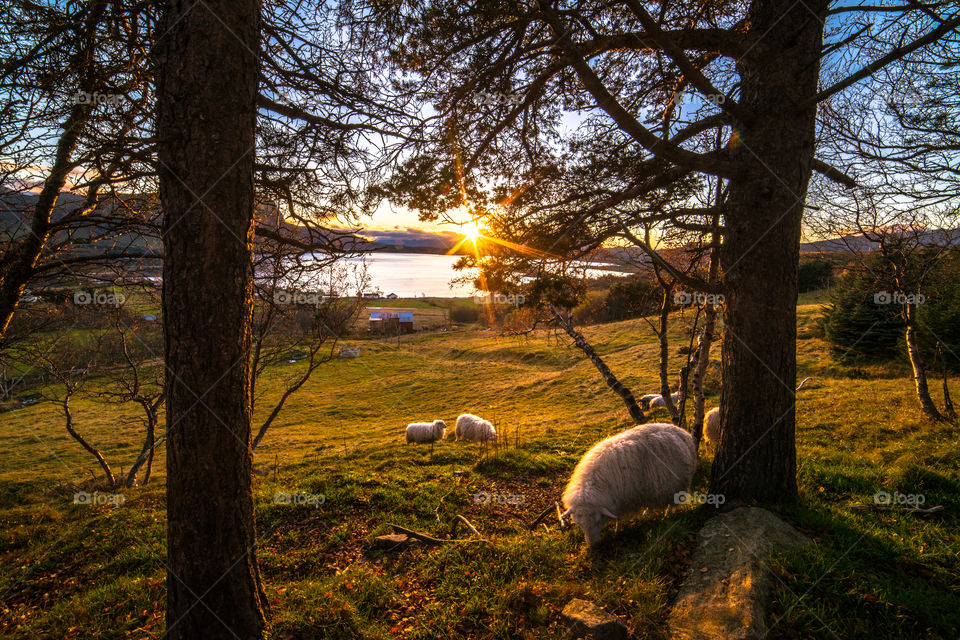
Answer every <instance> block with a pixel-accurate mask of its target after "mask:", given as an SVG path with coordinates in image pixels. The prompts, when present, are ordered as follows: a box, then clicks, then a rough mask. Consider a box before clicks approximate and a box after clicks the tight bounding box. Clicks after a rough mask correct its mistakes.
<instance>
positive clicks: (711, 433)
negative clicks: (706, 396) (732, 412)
mask: <svg viewBox="0 0 960 640" xmlns="http://www.w3.org/2000/svg"><path fill="white" fill-rule="evenodd" d="M703 435H704V437H705V438H706V439H707V442H713V443H718V442H720V407H717V408H716V409H710V411H708V412H707V415H706V416H705V417H704V419H703Z"/></svg>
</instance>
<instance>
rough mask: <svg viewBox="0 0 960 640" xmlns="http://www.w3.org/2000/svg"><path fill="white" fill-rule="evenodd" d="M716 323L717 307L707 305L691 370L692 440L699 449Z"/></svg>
mask: <svg viewBox="0 0 960 640" xmlns="http://www.w3.org/2000/svg"><path fill="white" fill-rule="evenodd" d="M716 323H717V309H716V307H714V306H713V305H707V307H706V309H705V311H704V320H703V329H702V330H701V331H700V336H699V337H698V338H697V366H696V367H695V368H694V370H693V385H692V386H693V427H692V430H691V434H692V436H693V442H694V444H695V445H696V446H697V448H698V449H699V447H700V439H701V438H702V437H703V418H704V416H705V415H706V412H705V411H704V399H703V380H704V378H705V377H706V374H707V367H709V366H710V347H711V346H712V345H713V330H714V327H715V326H716Z"/></svg>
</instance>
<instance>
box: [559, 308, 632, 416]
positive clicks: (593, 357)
mask: <svg viewBox="0 0 960 640" xmlns="http://www.w3.org/2000/svg"><path fill="white" fill-rule="evenodd" d="M550 312H551V313H553V315H554V316H555V317H556V320H557V324H558V325H560V328H561V329H563V330H564V331H566V332H567V335H568V336H570V337H571V338H573V342H574V344H576V345H577V347H578V348H579V349H580V350H581V351H583V352H584V353H585V354H586V356H587V357H588V358H590V362H592V363H593V366H595V367H596V368H597V371H599V372H600V375H601V376H602V377H603V381H604V382H606V383H607V386H608V387H610V389H612V390H613V392H614V393H616V394H617V395H618V396H620V399H621V400H623V404H625V405H626V406H627V411H628V412H629V413H630V417H631V418H632V419H633V421H634V422H635V423H636V424H642V423H644V422H646V420H647V417H646V416H645V415H644V413H643V410H642V409H641V408H640V405H638V404H637V401H636V399H635V398H634V397H633V393H632V392H631V391H630V389H628V388H626V387H625V386H623V383H622V382H620V381H619V380H618V379H617V377H616V376H615V375H613V372H611V371H610V368H609V367H608V366H607V365H606V363H605V362H604V361H603V359H601V358H600V356H599V355H598V354H597V352H596V351H594V349H593V347H592V346H590V343H589V342H587V339H586V338H584V337H583V334H581V333H580V332H579V331H577V330H576V329H575V328H574V327H573V323H572V322H571V321H570V319H569V318H567V317H566V316H564V315H563V314H562V313H560V311H558V310H557V309H556V308H555V307H553V305H551V306H550Z"/></svg>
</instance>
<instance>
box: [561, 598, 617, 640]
mask: <svg viewBox="0 0 960 640" xmlns="http://www.w3.org/2000/svg"><path fill="white" fill-rule="evenodd" d="M563 617H564V618H565V619H566V621H567V624H568V625H569V627H570V632H571V633H572V634H573V637H575V638H592V639H593V640H626V637H627V628H626V626H624V624H623V623H622V622H621V621H620V620H619V619H618V618H617V617H616V616H613V615H611V614H609V613H607V612H606V611H604V610H603V609H601V608H600V607H598V606H597V605H595V604H593V603H592V602H590V601H588V600H580V599H579V598H575V599H573V600H571V601H570V602H568V603H567V606H565V607H564V608H563Z"/></svg>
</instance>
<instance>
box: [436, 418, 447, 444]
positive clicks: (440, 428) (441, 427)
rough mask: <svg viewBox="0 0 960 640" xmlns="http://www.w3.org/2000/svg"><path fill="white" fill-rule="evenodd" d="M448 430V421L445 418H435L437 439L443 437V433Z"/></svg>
mask: <svg viewBox="0 0 960 640" xmlns="http://www.w3.org/2000/svg"><path fill="white" fill-rule="evenodd" d="M446 430H447V423H446V422H444V421H443V420H434V421H433V435H434V436H435V437H436V439H437V440H439V439H441V438H443V434H444V433H445V432H446Z"/></svg>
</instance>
